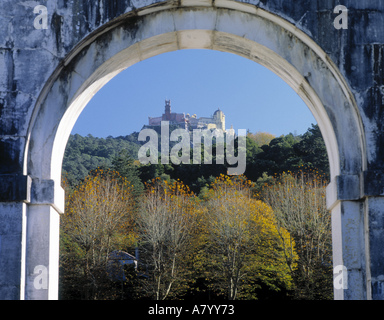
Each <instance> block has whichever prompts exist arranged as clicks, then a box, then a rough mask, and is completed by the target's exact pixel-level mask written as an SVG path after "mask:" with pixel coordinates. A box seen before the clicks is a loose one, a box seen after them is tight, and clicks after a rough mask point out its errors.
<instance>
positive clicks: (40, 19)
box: [33, 5, 48, 30]
mask: <svg viewBox="0 0 384 320" xmlns="http://www.w3.org/2000/svg"><path fill="white" fill-rule="evenodd" d="M33 13H34V14H37V15H38V16H37V17H36V18H35V20H34V21H33V26H34V27H35V29H37V30H41V29H48V8H47V7H46V6H43V5H38V6H36V7H35V8H34V9H33Z"/></svg>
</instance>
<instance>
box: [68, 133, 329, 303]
mask: <svg viewBox="0 0 384 320" xmlns="http://www.w3.org/2000/svg"><path fill="white" fill-rule="evenodd" d="M137 138H138V134H137V133H133V134H131V135H128V136H125V137H117V138H112V137H108V138H106V139H102V138H95V137H93V136H91V135H88V136H87V137H81V136H79V135H74V136H71V137H70V139H69V142H68V147H67V150H66V152H65V158H64V164H63V174H64V179H63V184H64V187H65V189H66V207H65V214H63V215H62V218H61V233H60V241H61V244H60V298H61V299H87V300H90V299H91V300H97V299H108V300H117V299H124V300H132V299H136V300H137V299H155V300H163V299H209V300H222V299H229V300H235V299H244V300H249V299H259V300H271V299H279V300H286V299H290V300H292V299H296V300H303V299H306V300H308V299H316V300H318V299H332V298H333V287H332V284H333V278H332V241H331V227H330V221H331V218H330V214H329V212H328V210H327V208H326V201H325V186H326V184H327V180H328V171H329V168H328V159H327V154H326V149H325V146H324V142H323V139H322V136H321V134H320V131H319V128H318V127H317V126H312V128H310V129H308V131H307V132H306V133H305V134H303V135H300V136H297V135H293V134H287V135H285V136H281V137H274V136H272V135H270V134H267V133H260V132H259V133H251V132H249V133H248V134H247V141H246V142H247V145H246V160H247V166H246V171H245V174H244V175H241V176H228V175H226V173H227V166H226V165H221V164H215V159H213V164H212V165H204V164H202V165H193V164H190V165H186V164H184V165H173V164H167V165H165V164H164V165H163V164H157V165H150V164H149V165H142V164H140V163H139V161H138V160H137V155H138V150H139V148H140V146H141V144H140V143H139V142H138V140H137ZM213 149H215V145H214V146H213ZM235 149H236V147H235ZM202 154H203V153H202ZM214 154H215V153H214V152H213V155H214ZM135 255H136V257H135ZM118 256H121V257H122V256H124V257H131V258H129V259H132V262H133V261H134V260H135V259H137V260H135V261H137V264H136V265H134V264H127V265H124V267H123V265H120V263H122V261H120V260H116V261H115V257H118ZM123 260H124V261H126V260H125V258H124V259H123ZM124 263H125V262H124Z"/></svg>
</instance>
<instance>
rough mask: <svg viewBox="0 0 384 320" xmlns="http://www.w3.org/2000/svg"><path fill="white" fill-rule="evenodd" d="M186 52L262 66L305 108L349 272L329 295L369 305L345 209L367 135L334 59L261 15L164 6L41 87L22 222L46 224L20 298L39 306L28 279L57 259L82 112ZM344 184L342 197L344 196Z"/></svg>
mask: <svg viewBox="0 0 384 320" xmlns="http://www.w3.org/2000/svg"><path fill="white" fill-rule="evenodd" d="M220 3H221V5H220V6H219V4H220ZM191 48H200V49H212V50H220V51H226V52H230V53H235V54H238V55H241V56H243V57H246V58H248V59H251V60H254V61H255V62H258V63H260V64H262V65H264V66H266V67H267V68H269V69H270V70H272V71H273V72H275V73H276V74H277V75H279V76H280V77H281V78H282V79H283V80H284V81H285V82H287V83H288V84H289V85H290V86H291V87H292V88H293V89H294V90H295V91H296V92H297V93H298V94H299V95H300V96H301V97H302V99H303V100H304V101H305V103H306V104H307V106H308V107H309V108H310V110H311V111H312V113H313V114H314V117H315V119H316V120H317V122H318V124H319V126H320V129H321V132H322V134H323V137H324V140H325V143H326V147H327V151H328V155H329V159H330V167H331V178H332V182H331V184H330V186H329V187H328V202H329V207H330V208H331V209H332V214H333V234H334V243H337V244H336V245H334V253H335V259H334V260H335V264H345V265H348V266H352V265H353V266H352V267H351V268H352V269H353V272H354V273H353V281H354V282H350V284H349V291H345V290H344V291H343V290H341V291H340V292H337V293H336V291H335V296H337V297H339V298H350V297H359V298H364V297H366V295H367V293H366V291H365V288H364V286H365V284H364V283H365V279H366V276H367V273H368V271H365V269H364V268H362V266H361V264H363V265H364V261H365V258H366V251H365V249H366V248H365V246H364V245H362V246H361V245H360V242H362V243H364V239H363V238H364V235H362V234H364V225H363V224H361V223H360V222H359V221H360V213H361V207H360V206H359V205H355V204H351V203H350V202H348V201H352V200H358V199H360V173H361V172H364V170H365V169H366V166H367V159H366V150H365V149H366V147H365V137H364V130H363V126H362V122H361V119H360V115H359V111H358V108H357V105H356V102H355V100H354V96H353V94H352V93H351V91H350V89H349V87H348V83H347V81H346V80H345V79H344V78H343V76H342V74H341V73H340V72H339V70H338V68H337V67H336V66H335V65H334V64H333V63H332V61H331V59H330V58H329V57H328V56H327V54H326V53H325V52H324V51H323V50H322V49H321V48H320V47H319V46H318V45H317V44H316V43H315V42H314V41H313V40H312V39H311V38H310V37H309V36H308V35H306V34H305V33H304V32H303V31H301V30H299V29H298V28H296V27H295V26H294V25H292V24H291V23H289V22H287V21H286V20H284V19H282V18H280V17H278V16H276V15H274V14H271V13H269V12H267V11H265V10H263V9H260V8H258V7H255V6H251V5H247V4H240V3H236V2H230V1H222V2H216V5H215V6H197V7H195V6H185V7H178V6H177V5H175V4H172V3H167V4H166V5H164V6H160V7H150V8H144V9H143V10H139V11H136V12H134V13H128V14H126V15H125V16H124V17H123V18H118V19H115V20H113V21H111V22H109V23H107V24H106V25H103V26H102V27H100V28H98V29H97V30H96V31H95V32H93V33H92V34H91V35H89V36H88V37H87V38H86V39H85V40H84V41H82V42H81V43H80V44H78V45H77V47H76V48H75V49H74V50H72V52H71V53H69V54H68V55H67V57H66V58H65V59H64V61H62V63H61V64H60V65H59V67H58V68H57V69H56V71H55V73H54V74H53V75H52V76H51V78H50V79H49V81H48V82H47V83H46V85H45V87H44V89H43V91H42V92H41V95H40V97H39V99H38V101H37V103H36V105H35V109H34V111H33V117H32V121H31V123H30V126H29V130H28V136H27V138H28V139H27V142H26V147H25V154H24V167H23V170H24V174H25V175H27V176H30V177H31V178H32V185H33V186H35V187H33V188H32V190H33V192H32V193H33V194H32V200H31V204H32V205H30V206H29V208H28V214H30V216H31V217H32V216H34V215H37V214H41V213H42V212H46V213H48V214H49V215H50V217H51V218H50V221H49V222H48V223H47V224H46V225H44V226H41V225H38V223H37V222H36V223H34V224H32V221H33V220H31V221H30V222H28V227H27V249H28V252H27V257H26V260H27V267H26V269H27V272H26V274H27V276H26V277H27V279H26V296H27V297H28V298H30V299H33V298H41V296H40V295H39V294H40V293H39V292H37V291H36V290H34V288H33V286H32V282H33V280H32V278H31V277H30V276H28V274H29V273H28V270H29V269H30V268H32V266H34V265H39V264H41V263H38V259H39V258H38V257H39V254H38V252H39V251H41V250H47V251H50V250H51V251H55V250H56V251H57V245H56V247H55V245H54V243H55V241H56V242H57V240H58V234H57V235H56V234H55V233H56V232H57V231H58V219H57V218H56V217H55V213H53V212H52V208H54V209H55V210H56V211H58V212H63V203H64V201H63V192H62V189H61V188H60V174H61V165H62V159H63V155H64V150H65V145H66V143H67V140H68V137H69V134H70V132H71V130H72V127H73V125H74V124H75V121H76V119H77V118H78V116H79V115H80V113H81V111H82V110H83V108H84V107H85V105H86V104H87V102H88V101H89V100H90V99H91V98H92V96H93V95H94V94H95V93H96V92H97V91H98V90H99V89H100V88H101V87H102V86H103V85H104V84H106V83H107V82H108V81H109V80H110V79H111V78H113V77H114V76H115V75H116V74H118V73H119V72H121V71H123V70H124V69H126V68H128V67H129V66H130V65H133V64H134V63H137V62H138V61H140V60H143V59H146V58H149V57H151V56H154V55H157V54H161V53H164V52H169V51H174V50H180V49H191ZM347 184H348V186H349V189H348V191H346V190H347V189H346V188H343V186H345V185H347ZM342 201H347V202H342ZM345 206H349V212H350V213H351V215H352V216H353V217H352V218H350V217H349V218H348V219H349V220H348V221H349V222H351V221H352V223H353V224H354V227H353V228H349V229H345V222H344V219H345V217H344V216H343V213H344V212H345V210H344V207H345ZM36 221H37V220H36ZM44 230H45V231H44ZM40 232H48V234H49V237H50V238H49V241H48V242H47V243H48V244H47V243H46V244H43V245H42V244H37V243H33V239H32V238H33V237H34V236H35V235H36V234H37V233H40ZM355 234H359V236H360V237H362V238H359V239H357V240H356V241H358V244H357V245H356V246H353V248H352V249H351V248H347V247H346V246H345V241H348V240H347V239H348V237H351V236H354V235H355ZM28 243H29V247H28ZM52 248H53V249H52ZM55 248H56V249H55ZM356 248H358V253H357V255H358V256H359V257H360V259H358V261H355V260H356V259H355V257H356V254H355V251H354V250H355V249H356ZM351 250H353V251H354V252H353V253H352V252H351ZM51 251H50V253H49V256H48V257H45V258H44V259H45V261H46V263H45V264H49V265H50V269H49V274H50V275H52V276H51V278H50V287H49V290H50V292H52V296H51V295H50V293H49V292H48V295H47V297H55V291H56V290H57V285H56V284H55V281H57V279H55V278H57V277H55V275H54V274H55V271H54V270H55V268H56V267H57V265H56V264H55V263H54V262H51V259H54V257H55V255H57V253H55V252H51ZM50 255H52V257H51V256H50ZM43 265H44V264H43ZM363 267H364V266H363ZM356 270H357V271H356ZM354 288H355V289H356V288H358V290H357V291H356V290H353V289H354Z"/></svg>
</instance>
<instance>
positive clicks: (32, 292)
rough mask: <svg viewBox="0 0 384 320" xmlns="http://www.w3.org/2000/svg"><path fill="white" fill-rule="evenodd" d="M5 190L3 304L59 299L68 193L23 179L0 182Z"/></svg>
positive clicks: (0, 256)
mask: <svg viewBox="0 0 384 320" xmlns="http://www.w3.org/2000/svg"><path fill="white" fill-rule="evenodd" d="M0 187H1V188H0V190H1V192H0V220H1V221H4V222H6V223H2V224H1V225H0V270H1V271H2V272H0V297H1V299H6V300H24V299H25V300H53V299H57V298H58V274H59V227H60V222H59V221H60V218H59V215H60V214H61V213H63V212H64V190H63V189H62V188H61V187H60V186H58V185H57V184H55V182H54V181H53V180H46V181H39V180H36V179H32V178H31V177H30V176H23V175H2V176H0Z"/></svg>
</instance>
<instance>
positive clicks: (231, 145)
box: [138, 121, 246, 175]
mask: <svg viewBox="0 0 384 320" xmlns="http://www.w3.org/2000/svg"><path fill="white" fill-rule="evenodd" d="M191 134H192V139H191ZM147 138H149V141H147ZM138 140H139V141H147V142H146V143H145V144H144V145H143V146H142V147H141V148H140V150H139V153H138V159H139V161H140V162H141V163H142V164H148V163H150V164H158V163H159V153H160V161H161V164H169V163H170V162H172V163H173V164H175V165H179V164H181V163H183V164H201V163H202V158H203V161H204V164H212V159H213V156H212V150H213V143H214V140H215V146H216V148H215V149H216V153H215V156H216V164H224V163H225V160H226V161H227V164H228V165H229V166H236V167H229V168H228V174H229V175H240V174H243V173H244V172H245V168H246V130H244V129H241V130H238V135H237V137H235V131H234V130H233V129H231V130H228V131H226V132H224V131H223V130H220V129H214V130H208V129H207V130H201V129H194V130H193V132H192V133H191V132H190V131H188V130H186V129H175V130H174V131H172V132H171V133H170V132H169V121H162V122H161V134H160V150H159V134H158V133H157V132H156V131H155V130H154V129H143V130H141V132H140V133H139V137H138ZM202 140H203V141H204V144H202ZM235 140H237V148H235ZM170 141H172V142H177V143H176V144H175V145H174V146H173V147H172V149H171V150H170ZM202 146H204V147H203V148H202ZM224 146H225V147H224ZM191 149H192V151H193V156H192V158H193V159H191ZM224 149H225V154H224ZM235 149H237V155H235ZM202 151H203V157H202Z"/></svg>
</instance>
